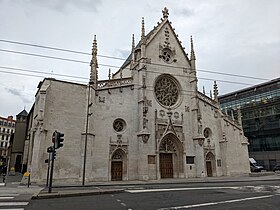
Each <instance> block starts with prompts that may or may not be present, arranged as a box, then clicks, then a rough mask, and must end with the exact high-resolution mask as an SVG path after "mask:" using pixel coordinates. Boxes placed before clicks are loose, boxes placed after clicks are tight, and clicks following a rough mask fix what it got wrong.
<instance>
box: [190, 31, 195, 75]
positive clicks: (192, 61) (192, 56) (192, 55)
mask: <svg viewBox="0 0 280 210" xmlns="http://www.w3.org/2000/svg"><path fill="white" fill-rule="evenodd" d="M190 59H191V71H196V67H195V60H196V58H195V54H194V47H193V39H192V36H191V58H190Z"/></svg>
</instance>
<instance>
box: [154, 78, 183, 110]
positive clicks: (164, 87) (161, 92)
mask: <svg viewBox="0 0 280 210" xmlns="http://www.w3.org/2000/svg"><path fill="white" fill-rule="evenodd" d="M154 91H155V95H156V98H157V100H158V102H159V103H160V104H161V105H163V106H167V107H170V106H173V105H175V104H176V102H177V101H178V99H179V87H178V85H177V82H176V80H175V79H174V78H173V77H171V76H169V75H162V76H160V77H159V78H158V79H157V81H156V84H155V88H154Z"/></svg>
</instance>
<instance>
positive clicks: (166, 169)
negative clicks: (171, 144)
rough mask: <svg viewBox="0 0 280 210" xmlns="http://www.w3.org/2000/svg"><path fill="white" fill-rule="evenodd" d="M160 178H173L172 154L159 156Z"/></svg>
mask: <svg viewBox="0 0 280 210" xmlns="http://www.w3.org/2000/svg"><path fill="white" fill-rule="evenodd" d="M160 176H161V178H162V179H163V178H173V162H172V154H164V153H162V154H160Z"/></svg>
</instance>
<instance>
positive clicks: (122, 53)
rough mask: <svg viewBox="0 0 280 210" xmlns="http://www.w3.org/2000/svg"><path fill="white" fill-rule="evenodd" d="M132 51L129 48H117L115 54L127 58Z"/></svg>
mask: <svg viewBox="0 0 280 210" xmlns="http://www.w3.org/2000/svg"><path fill="white" fill-rule="evenodd" d="M130 52H131V51H129V50H122V49H116V50H115V52H114V55H116V56H117V57H120V58H127V57H128V56H129V55H130Z"/></svg>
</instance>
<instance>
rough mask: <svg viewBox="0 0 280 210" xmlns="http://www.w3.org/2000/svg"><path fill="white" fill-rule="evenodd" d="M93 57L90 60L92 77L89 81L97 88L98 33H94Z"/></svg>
mask: <svg viewBox="0 0 280 210" xmlns="http://www.w3.org/2000/svg"><path fill="white" fill-rule="evenodd" d="M91 54H92V58H91V61H90V79H89V83H90V84H91V85H93V87H94V88H95V89H97V81H98V70H97V69H98V63H97V41H96V35H94V39H93V44H92V53H91Z"/></svg>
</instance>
